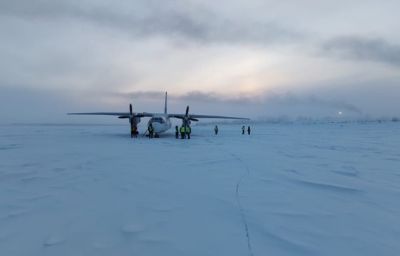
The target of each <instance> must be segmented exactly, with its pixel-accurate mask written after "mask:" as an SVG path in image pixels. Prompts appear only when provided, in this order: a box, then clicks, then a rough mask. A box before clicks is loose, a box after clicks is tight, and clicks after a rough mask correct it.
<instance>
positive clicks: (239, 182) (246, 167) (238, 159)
mask: <svg viewBox="0 0 400 256" xmlns="http://www.w3.org/2000/svg"><path fill="white" fill-rule="evenodd" d="M231 156H232V157H233V158H234V159H235V160H236V161H238V162H240V164H241V165H243V166H244V167H245V170H246V172H245V173H244V174H243V175H242V176H241V177H240V179H239V180H238V182H237V183H236V192H235V198H236V202H237V204H238V207H239V211H240V217H241V219H242V223H243V226H244V230H245V234H246V240H247V249H248V252H249V254H248V255H249V256H254V253H253V249H252V246H251V239H250V232H249V225H248V224H247V219H246V215H245V212H244V207H243V205H242V202H241V201H240V184H241V183H242V181H243V179H244V178H245V177H246V176H247V177H248V176H249V175H250V169H249V167H248V166H247V164H246V163H244V162H243V160H242V159H241V158H240V157H238V156H237V155H235V154H232V153H231Z"/></svg>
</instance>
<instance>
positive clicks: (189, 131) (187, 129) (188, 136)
mask: <svg viewBox="0 0 400 256" xmlns="http://www.w3.org/2000/svg"><path fill="white" fill-rule="evenodd" d="M185 133H186V135H187V138H188V139H189V140H190V134H191V133H192V128H190V126H189V125H187V126H186V128H185Z"/></svg>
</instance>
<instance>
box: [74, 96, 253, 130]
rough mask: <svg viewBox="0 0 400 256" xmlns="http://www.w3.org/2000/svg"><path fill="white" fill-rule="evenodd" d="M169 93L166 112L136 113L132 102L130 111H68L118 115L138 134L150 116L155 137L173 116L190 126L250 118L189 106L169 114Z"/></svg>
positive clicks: (169, 123)
mask: <svg viewBox="0 0 400 256" xmlns="http://www.w3.org/2000/svg"><path fill="white" fill-rule="evenodd" d="M167 104H168V93H167V92H166V93H165V105H164V113H148V112H142V113H135V112H133V109H132V104H129V112H87V113H68V115H105V116H118V118H120V119H129V123H130V125H131V131H135V133H136V135H137V130H138V129H137V126H138V124H139V123H140V121H141V118H143V117H150V120H149V121H148V123H147V126H150V125H152V126H153V129H154V133H155V137H159V134H161V133H164V132H166V131H168V130H169V129H171V126H172V125H171V120H170V119H171V118H177V119H181V120H182V125H183V126H190V124H191V122H192V121H194V122H197V121H199V119H200V118H215V119H234V120H250V119H249V118H244V117H231V116H215V115H198V114H190V113H189V106H187V107H186V112H185V114H169V113H168V106H167Z"/></svg>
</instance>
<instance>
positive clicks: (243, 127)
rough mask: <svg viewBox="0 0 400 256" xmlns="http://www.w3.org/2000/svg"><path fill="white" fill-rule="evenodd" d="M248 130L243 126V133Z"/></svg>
mask: <svg viewBox="0 0 400 256" xmlns="http://www.w3.org/2000/svg"><path fill="white" fill-rule="evenodd" d="M245 131H246V126H244V125H243V126H242V134H244V132H245Z"/></svg>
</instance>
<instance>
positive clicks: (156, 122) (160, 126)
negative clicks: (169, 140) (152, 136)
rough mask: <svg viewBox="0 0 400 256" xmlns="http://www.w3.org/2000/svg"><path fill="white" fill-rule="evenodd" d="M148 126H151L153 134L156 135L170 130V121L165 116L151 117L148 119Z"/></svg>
mask: <svg viewBox="0 0 400 256" xmlns="http://www.w3.org/2000/svg"><path fill="white" fill-rule="evenodd" d="M150 124H151V125H152V126H153V128H154V132H155V133H156V134H160V133H163V132H166V131H168V130H169V129H171V120H170V118H169V117H168V115H167V114H165V115H155V116H153V117H152V118H150V120H149V122H148V123H147V126H149V125H150Z"/></svg>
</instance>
